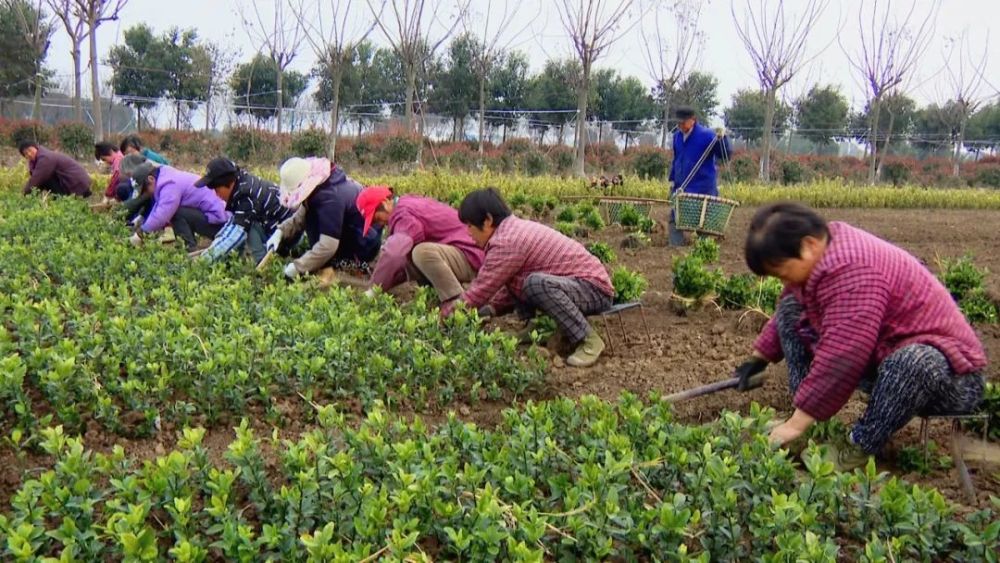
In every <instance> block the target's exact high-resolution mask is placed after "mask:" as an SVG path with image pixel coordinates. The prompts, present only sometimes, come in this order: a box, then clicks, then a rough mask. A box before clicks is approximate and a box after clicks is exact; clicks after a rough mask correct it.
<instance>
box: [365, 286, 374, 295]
mask: <svg viewBox="0 0 1000 563" xmlns="http://www.w3.org/2000/svg"><path fill="white" fill-rule="evenodd" d="M364 296H365V297H368V298H371V297H375V288H374V287H369V288H368V290H367V291H365V293H364Z"/></svg>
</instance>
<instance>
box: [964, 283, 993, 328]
mask: <svg viewBox="0 0 1000 563" xmlns="http://www.w3.org/2000/svg"><path fill="white" fill-rule="evenodd" d="M958 308H959V309H960V310H961V311H962V314H963V315H965V318H966V319H968V320H969V322H970V323H986V324H997V322H1000V310H998V308H997V304H996V303H994V302H993V300H992V299H990V296H989V294H987V293H986V290H985V289H983V288H981V287H977V288H975V289H973V290H971V291H969V292H968V293H967V294H966V295H965V296H964V297H963V298H962V300H961V301H959V302H958Z"/></svg>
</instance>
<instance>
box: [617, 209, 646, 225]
mask: <svg viewBox="0 0 1000 563" xmlns="http://www.w3.org/2000/svg"><path fill="white" fill-rule="evenodd" d="M641 219H642V214H641V213H639V210H638V209H636V208H635V206H634V205H632V204H631V203H624V204H622V206H621V209H619V211H618V223H619V224H621V226H623V227H636V226H638V225H639V221H640V220H641Z"/></svg>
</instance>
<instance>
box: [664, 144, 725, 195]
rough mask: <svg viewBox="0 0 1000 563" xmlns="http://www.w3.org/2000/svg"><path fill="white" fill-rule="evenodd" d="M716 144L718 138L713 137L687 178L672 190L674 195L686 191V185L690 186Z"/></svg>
mask: <svg viewBox="0 0 1000 563" xmlns="http://www.w3.org/2000/svg"><path fill="white" fill-rule="evenodd" d="M718 142H719V137H715V138H713V139H712V142H711V143H709V144H708V146H707V147H705V152H703V153H701V157H700V158H699V159H698V162H697V163H696V164H695V165H694V168H692V169H691V171H690V172H688V175H687V178H684V182H683V183H681V187H680V188H677V189H676V190H674V193H675V194H678V193H681V194H682V193H684V190H685V189H687V187H688V184H690V183H691V180H692V179H694V175H695V173H697V172H698V169H700V168H701V165H702V164H705V159H706V158H708V155H709V153H711V152H712V149H713V148H715V144H716V143H718ZM723 146H725V145H723Z"/></svg>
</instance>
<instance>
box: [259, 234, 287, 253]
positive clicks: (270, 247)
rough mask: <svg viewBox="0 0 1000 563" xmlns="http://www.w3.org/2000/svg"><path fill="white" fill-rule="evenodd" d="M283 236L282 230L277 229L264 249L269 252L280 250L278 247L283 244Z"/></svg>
mask: <svg viewBox="0 0 1000 563" xmlns="http://www.w3.org/2000/svg"><path fill="white" fill-rule="evenodd" d="M282 236H283V233H282V232H281V229H275V230H274V234H273V235H271V238H269V239H267V242H266V243H264V249H265V250H267V251H268V252H276V251H277V250H278V245H279V244H281V237H282Z"/></svg>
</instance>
